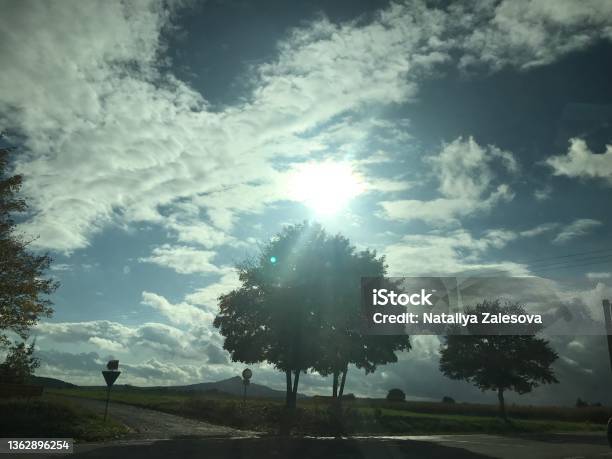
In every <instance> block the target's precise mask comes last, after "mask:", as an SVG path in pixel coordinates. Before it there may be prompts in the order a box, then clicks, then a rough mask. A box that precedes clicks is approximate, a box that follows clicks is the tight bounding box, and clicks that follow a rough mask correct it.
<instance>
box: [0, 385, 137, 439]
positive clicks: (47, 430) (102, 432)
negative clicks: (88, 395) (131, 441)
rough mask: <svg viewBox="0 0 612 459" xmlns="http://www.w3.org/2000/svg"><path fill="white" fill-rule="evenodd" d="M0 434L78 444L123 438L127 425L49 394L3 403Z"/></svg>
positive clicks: (4, 401) (1, 402) (0, 405)
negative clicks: (71, 441)
mask: <svg viewBox="0 0 612 459" xmlns="http://www.w3.org/2000/svg"><path fill="white" fill-rule="evenodd" d="M0 413H2V416H0V432H2V435H3V436H5V437H42V438H44V437H49V438H50V437H63V438H73V439H74V440H75V441H77V442H78V441H102V440H110V439H113V438H119V437H121V436H123V435H125V434H126V433H127V432H128V429H127V427H126V426H124V425H123V424H121V423H118V422H116V421H114V420H113V419H111V418H109V419H107V421H106V422H104V421H103V419H102V417H101V416H99V415H97V414H95V413H92V412H91V411H89V410H85V409H83V408H82V407H81V406H78V405H77V404H75V403H72V402H70V401H66V400H65V399H62V398H59V397H56V396H53V395H45V396H44V397H43V398H42V399H39V400H31V401H29V402H27V401H25V400H2V401H0Z"/></svg>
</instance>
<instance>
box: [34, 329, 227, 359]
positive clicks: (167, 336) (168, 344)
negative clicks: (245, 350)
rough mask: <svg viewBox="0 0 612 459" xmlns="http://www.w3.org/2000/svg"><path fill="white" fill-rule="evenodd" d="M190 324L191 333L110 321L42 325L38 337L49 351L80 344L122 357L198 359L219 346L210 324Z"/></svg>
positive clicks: (217, 337)
mask: <svg viewBox="0 0 612 459" xmlns="http://www.w3.org/2000/svg"><path fill="white" fill-rule="evenodd" d="M190 325H191V327H190V328H189V329H188V330H181V329H179V328H176V327H173V326H171V325H167V324H161V323H154V322H150V323H144V324H142V325H138V326H126V325H122V324H119V323H117V322H110V321H107V320H94V321H89V322H59V323H46V322H43V323H40V324H38V325H37V326H36V328H35V336H36V337H37V339H40V342H41V343H44V344H45V347H46V348H49V347H50V346H52V345H54V346H59V347H62V346H63V347H65V345H69V346H71V347H73V346H75V345H78V346H79V349H91V350H99V349H104V350H107V351H112V352H116V353H119V354H121V355H123V354H125V355H132V354H138V355H152V356H155V355H157V356H159V355H162V356H165V357H167V358H172V357H179V358H183V359H199V358H201V355H202V354H203V353H205V351H206V348H207V346H208V345H209V344H211V343H213V344H215V345H217V346H218V345H219V344H220V338H219V336H218V334H216V332H213V331H211V330H210V328H209V327H210V322H208V323H206V324H203V325H202V324H198V323H193V324H190Z"/></svg>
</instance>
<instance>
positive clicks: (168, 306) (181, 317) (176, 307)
mask: <svg viewBox="0 0 612 459" xmlns="http://www.w3.org/2000/svg"><path fill="white" fill-rule="evenodd" d="M142 303H143V304H146V305H147V306H151V307H152V308H153V309H155V310H157V311H159V312H160V313H162V314H163V315H164V316H165V317H167V318H168V319H169V320H170V322H171V323H173V324H184V325H197V324H201V325H205V324H208V325H210V324H212V321H213V319H214V316H213V315H212V314H211V313H209V312H205V311H203V310H202V309H200V308H197V307H195V306H193V305H191V304H189V303H186V302H181V303H177V304H172V303H170V302H169V301H168V300H167V299H166V298H164V297H163V296H161V295H157V294H155V293H150V292H142Z"/></svg>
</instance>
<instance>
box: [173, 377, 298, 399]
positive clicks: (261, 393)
mask: <svg viewBox="0 0 612 459" xmlns="http://www.w3.org/2000/svg"><path fill="white" fill-rule="evenodd" d="M168 389H172V390H178V391H185V392H195V391H197V392H210V391H218V392H224V393H226V394H231V395H242V394H243V391H244V385H243V384H242V378H241V377H240V376H234V377H233V378H229V379H224V380H222V381H216V382H206V383H198V384H189V385H187V386H173V387H171V388H168ZM247 395H248V396H249V397H262V398H285V391H284V390H275V389H270V388H269V387H267V386H264V385H262V384H256V383H251V384H249V387H248V388H247ZM298 397H299V398H306V396H305V395H303V394H299V393H298Z"/></svg>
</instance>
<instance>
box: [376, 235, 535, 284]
mask: <svg viewBox="0 0 612 459" xmlns="http://www.w3.org/2000/svg"><path fill="white" fill-rule="evenodd" d="M500 235H501V233H499V232H495V233H493V234H489V235H488V236H487V235H485V236H484V237H482V238H478V239H477V238H474V237H472V235H471V234H470V233H468V232H467V231H465V230H456V231H453V232H450V233H448V234H446V235H439V234H435V233H430V234H421V235H410V236H404V237H403V238H402V240H401V241H399V242H397V243H394V244H391V245H388V246H387V247H385V249H384V254H385V255H386V260H387V262H388V264H389V273H390V275H392V276H427V275H434V276H436V275H440V276H442V275H453V274H466V275H467V274H469V273H471V274H482V273H485V274H486V273H497V274H499V275H501V274H502V273H508V274H511V275H514V276H524V275H527V274H528V273H529V271H528V270H527V268H526V266H524V265H522V264H519V263H514V262H510V261H508V262H487V261H483V256H484V254H485V253H486V251H487V250H489V249H491V248H500V247H501V246H502V245H503V244H504V243H505V242H504V241H507V240H508V238H504V237H501V238H500ZM506 236H507V234H506ZM511 239H512V237H511V238H510V240H511Z"/></svg>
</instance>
